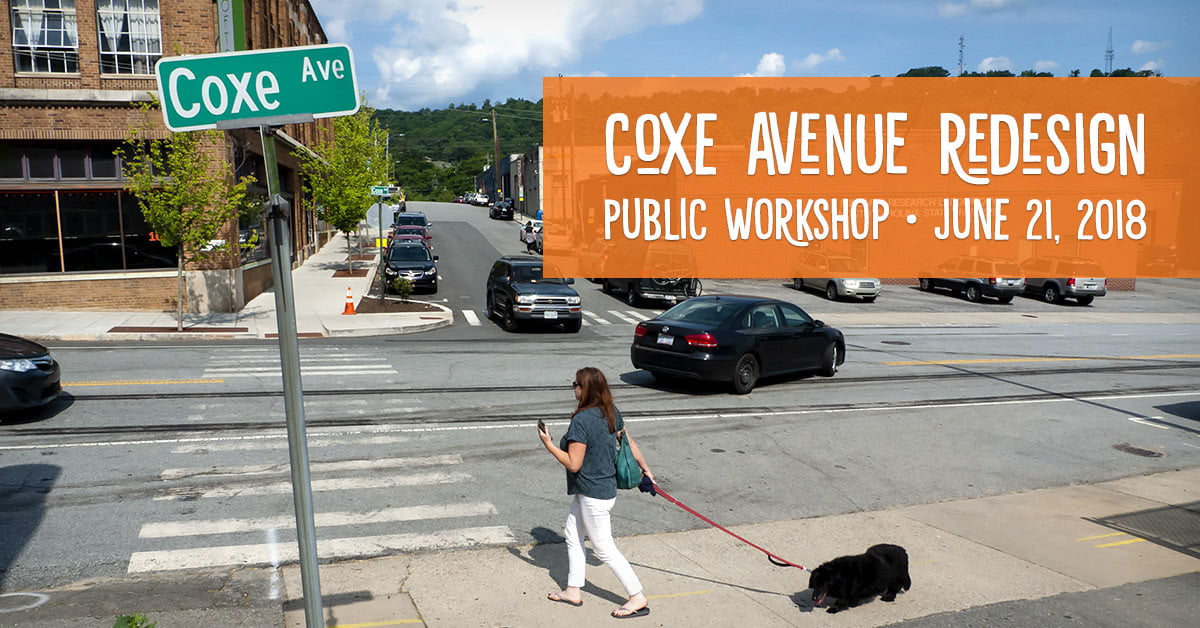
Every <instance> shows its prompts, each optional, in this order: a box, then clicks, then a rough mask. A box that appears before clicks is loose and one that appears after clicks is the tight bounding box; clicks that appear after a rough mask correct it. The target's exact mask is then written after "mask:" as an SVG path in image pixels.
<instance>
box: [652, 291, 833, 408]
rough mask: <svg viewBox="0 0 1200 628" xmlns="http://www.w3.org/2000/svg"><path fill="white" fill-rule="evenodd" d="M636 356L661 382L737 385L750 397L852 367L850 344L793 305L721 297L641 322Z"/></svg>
mask: <svg viewBox="0 0 1200 628" xmlns="http://www.w3.org/2000/svg"><path fill="white" fill-rule="evenodd" d="M629 356H630V359H631V360H632V361H633V366H634V367H635V368H639V369H644V370H647V371H650V373H651V374H652V375H654V376H655V377H656V378H660V379H670V378H672V377H685V378H691V379H699V380H705V381H721V382H730V383H731V384H732V386H733V390H734V392H736V393H738V394H745V393H748V392H750V391H751V390H752V389H753V388H754V386H755V384H757V383H758V380H759V378H760V377H764V376H767V375H778V374H782V373H793V372H804V371H817V372H819V373H821V374H822V375H826V376H830V377H832V376H833V375H834V374H835V373H837V369H838V366H840V365H841V364H843V363H844V362H845V360H846V340H845V337H844V336H843V335H842V332H841V331H839V330H837V329H834V328H833V327H829V326H827V325H825V323H824V322H822V321H819V320H815V319H813V318H812V317H811V316H809V315H808V313H807V312H805V311H804V310H803V309H801V308H800V307H799V306H797V305H794V304H792V303H787V302H785V301H779V300H777V299H766V298H758V297H737V296H724V295H719V296H706V297H697V298H695V299H689V300H687V301H684V302H683V303H680V304H679V305H676V306H675V307H673V308H671V309H669V310H667V311H666V312H663V313H662V314H660V315H659V316H658V317H657V318H653V319H651V320H648V321H645V322H642V323H638V326H637V328H636V329H635V330H634V332H633V344H632V345H631V346H630V349H629Z"/></svg>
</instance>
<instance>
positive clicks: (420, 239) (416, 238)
mask: <svg viewBox="0 0 1200 628" xmlns="http://www.w3.org/2000/svg"><path fill="white" fill-rule="evenodd" d="M393 242H415V243H417V244H421V245H423V246H426V247H429V250H431V251H432V250H433V240H426V239H425V236H423V235H421V234H419V233H401V234H398V235H397V234H392V236H391V238H389V240H388V243H389V244H391V243H393Z"/></svg>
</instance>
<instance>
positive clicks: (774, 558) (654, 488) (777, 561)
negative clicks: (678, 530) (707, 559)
mask: <svg viewBox="0 0 1200 628" xmlns="http://www.w3.org/2000/svg"><path fill="white" fill-rule="evenodd" d="M647 484H649V485H650V486H649V487H646V485H647ZM638 488H640V489H641V490H642V491H643V492H646V493H650V494H651V495H654V494H658V495H662V496H663V498H664V499H666V500H667V501H669V502H671V503H672V504H675V505H676V506H679V507H680V508H682V509H684V510H686V511H688V512H690V513H692V514H693V515H695V516H696V517H698V518H699V519H700V520H701V521H703V522H705V523H707V524H708V525H710V526H712V527H714V528H716V529H718V530H720V531H722V532H724V533H725V534H728V535H729V536H732V537H733V538H735V539H737V540H739V541H741V542H743V543H745V544H746V545H749V546H750V547H753V548H754V549H756V550H758V551H760V552H762V553H764V554H766V555H767V560H769V561H771V564H773V565H777V566H779V567H795V568H797V569H804V566H803V565H797V564H796V563H793V562H791V561H789V560H785V559H783V558H781V557H779V556H778V555H777V554H772V553H771V552H768V551H767V550H765V549H763V548H761V547H759V546H757V545H755V544H754V543H751V542H750V541H748V540H746V539H744V538H742V537H740V536H738V535H737V534H734V533H733V532H732V531H730V530H729V529H727V528H726V527H725V526H723V525H721V524H719V523H717V522H716V521H713V520H712V519H709V518H708V517H705V516H704V515H702V514H700V513H698V512H696V511H695V510H692V509H691V508H689V507H688V506H687V504H684V503H683V502H681V501H679V500H678V499H675V498H674V497H671V496H670V495H669V494H668V493H667V492H666V491H664V490H662V489H661V488H659V486H658V484H655V483H653V482H651V481H650V478H646V477H643V478H642V485H641V486H639V487H638Z"/></svg>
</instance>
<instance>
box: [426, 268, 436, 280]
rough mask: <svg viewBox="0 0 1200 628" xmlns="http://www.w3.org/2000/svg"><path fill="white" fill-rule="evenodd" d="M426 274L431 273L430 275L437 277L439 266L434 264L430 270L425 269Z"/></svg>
mask: <svg viewBox="0 0 1200 628" xmlns="http://www.w3.org/2000/svg"><path fill="white" fill-rule="evenodd" d="M425 274H426V275H429V276H430V277H436V276H437V266H434V267H433V268H430V269H429V270H427V271H425Z"/></svg>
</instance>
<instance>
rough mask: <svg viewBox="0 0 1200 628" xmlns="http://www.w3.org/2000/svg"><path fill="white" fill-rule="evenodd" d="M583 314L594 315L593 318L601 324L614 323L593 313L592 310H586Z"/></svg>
mask: <svg viewBox="0 0 1200 628" xmlns="http://www.w3.org/2000/svg"><path fill="white" fill-rule="evenodd" d="M583 314H584V315H585V316H590V317H592V319H593V320H595V321H596V322H597V323H599V324H601V325H612V321H609V320H605V319H604V318H601V317H600V316H598V315H596V314H593V313H592V312H591V311H590V310H584V311H583Z"/></svg>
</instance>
